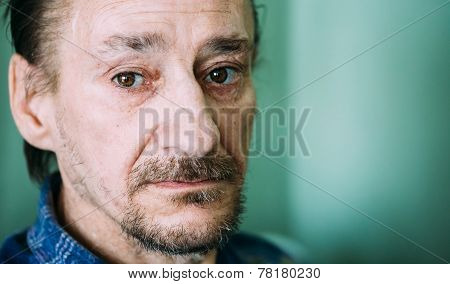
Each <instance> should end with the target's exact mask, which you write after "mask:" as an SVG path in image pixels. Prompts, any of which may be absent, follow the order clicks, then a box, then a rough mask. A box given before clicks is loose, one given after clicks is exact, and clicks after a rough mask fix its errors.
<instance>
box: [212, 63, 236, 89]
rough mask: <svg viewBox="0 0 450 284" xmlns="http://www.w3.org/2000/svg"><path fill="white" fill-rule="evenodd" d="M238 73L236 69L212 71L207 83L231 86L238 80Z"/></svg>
mask: <svg viewBox="0 0 450 284" xmlns="http://www.w3.org/2000/svg"><path fill="white" fill-rule="evenodd" d="M237 75H238V74H237V72H236V70H235V69H234V68H230V67H220V68H216V69H214V70H212V71H211V72H210V73H209V74H208V76H207V77H206V81H207V82H213V83H216V84H223V85H229V84H233V83H234V82H235V81H236V79H237V77H238V76H237Z"/></svg>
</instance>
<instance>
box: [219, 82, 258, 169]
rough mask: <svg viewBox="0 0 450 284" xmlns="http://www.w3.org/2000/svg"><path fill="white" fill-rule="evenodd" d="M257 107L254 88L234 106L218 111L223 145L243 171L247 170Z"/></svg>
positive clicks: (250, 88) (248, 90)
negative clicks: (247, 157) (247, 158)
mask: <svg viewBox="0 0 450 284" xmlns="http://www.w3.org/2000/svg"><path fill="white" fill-rule="evenodd" d="M255 107H256V99H255V92H254V90H253V88H252V87H249V88H248V89H247V90H246V92H245V96H242V97H241V99H240V100H239V101H238V102H236V103H235V104H234V105H233V106H231V107H228V108H227V107H224V108H219V109H218V110H217V112H218V117H219V120H218V126H219V130H220V135H221V143H222V145H223V146H224V147H225V150H226V151H227V152H228V153H229V154H230V155H232V156H233V157H234V158H235V159H236V160H237V161H238V163H239V164H240V166H241V167H242V168H243V169H245V164H246V155H247V153H248V147H249V144H250V139H251V134H252V125H253V117H254V114H255Z"/></svg>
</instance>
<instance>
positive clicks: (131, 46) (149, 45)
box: [99, 33, 168, 53]
mask: <svg viewBox="0 0 450 284" xmlns="http://www.w3.org/2000/svg"><path fill="white" fill-rule="evenodd" d="M167 49H168V44H167V42H166V41H165V39H164V37H163V35H162V34H159V33H142V34H136V35H121V34H117V35H112V36H110V37H108V38H107V39H106V40H104V41H103V45H102V47H101V48H100V49H99V52H100V53H110V52H117V51H126V50H132V51H137V52H146V51H148V50H155V51H159V52H164V51H166V50H167Z"/></svg>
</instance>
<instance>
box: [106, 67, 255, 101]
mask: <svg viewBox="0 0 450 284" xmlns="http://www.w3.org/2000/svg"><path fill="white" fill-rule="evenodd" d="M218 69H226V70H231V71H232V72H234V77H235V78H236V79H234V80H233V82H231V83H229V84H223V83H216V82H213V81H209V82H208V77H210V76H211V73H212V72H213V71H215V70H218ZM246 70H247V68H246V67H245V66H244V65H242V64H233V65H231V64H228V65H225V64H223V65H221V64H214V65H213V66H211V67H210V68H208V69H207V70H206V71H204V72H202V73H203V74H206V75H203V76H202V77H200V76H198V78H199V79H200V80H199V81H200V82H199V83H200V84H201V86H202V89H203V90H204V92H205V93H207V94H208V95H210V96H214V97H218V98H219V99H228V98H229V97H232V96H233V95H234V94H236V93H237V91H238V88H239V85H240V83H241V82H242V80H243V77H244V74H245V73H246ZM124 74H132V75H135V76H140V77H142V83H141V84H140V85H139V86H137V87H124V86H121V85H120V84H119V83H118V82H117V80H116V79H117V78H118V77H119V76H120V75H124ZM153 81H154V80H152V79H151V76H149V75H148V72H143V71H141V70H139V71H137V70H136V69H131V68H130V69H128V70H127V69H125V70H121V71H120V72H116V73H115V74H114V76H113V77H112V78H111V82H112V84H114V87H116V88H118V89H120V90H121V91H125V92H127V93H143V92H147V91H148V90H149V89H150V88H152V87H153V84H152V83H153Z"/></svg>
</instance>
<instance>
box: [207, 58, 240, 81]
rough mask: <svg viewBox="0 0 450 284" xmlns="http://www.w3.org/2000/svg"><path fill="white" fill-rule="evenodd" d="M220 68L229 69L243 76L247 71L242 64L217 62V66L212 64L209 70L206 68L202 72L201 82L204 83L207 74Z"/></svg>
mask: <svg viewBox="0 0 450 284" xmlns="http://www.w3.org/2000/svg"><path fill="white" fill-rule="evenodd" d="M220 68H230V69H233V71H235V72H236V73H238V74H241V75H242V74H245V73H246V72H247V71H246V70H247V67H246V66H245V65H244V64H241V63H231V62H219V63H217V64H213V65H212V66H210V67H209V68H207V69H206V70H205V71H203V72H202V76H201V78H202V80H203V81H205V80H206V78H208V76H209V74H210V73H211V72H212V71H214V70H216V69H220Z"/></svg>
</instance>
